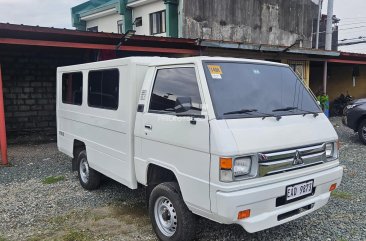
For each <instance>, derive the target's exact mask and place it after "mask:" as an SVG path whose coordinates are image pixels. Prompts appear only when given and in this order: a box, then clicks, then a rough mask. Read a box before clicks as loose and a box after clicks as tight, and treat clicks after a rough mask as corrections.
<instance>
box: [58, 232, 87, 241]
mask: <svg viewBox="0 0 366 241" xmlns="http://www.w3.org/2000/svg"><path fill="white" fill-rule="evenodd" d="M62 240H63V241H88V240H90V239H89V237H88V235H86V234H85V233H84V232H81V231H76V230H72V231H69V232H68V233H66V234H65V235H64V236H62Z"/></svg>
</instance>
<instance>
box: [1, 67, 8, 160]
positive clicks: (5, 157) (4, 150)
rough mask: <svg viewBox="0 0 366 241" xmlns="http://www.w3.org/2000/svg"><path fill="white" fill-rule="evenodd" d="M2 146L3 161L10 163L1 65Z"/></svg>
mask: <svg viewBox="0 0 366 241" xmlns="http://www.w3.org/2000/svg"><path fill="white" fill-rule="evenodd" d="M0 148H1V163H2V164H3V165H8V164H9V162H8V146H7V143H6V128H5V112H4V96H3V79H2V73H1V65H0Z"/></svg>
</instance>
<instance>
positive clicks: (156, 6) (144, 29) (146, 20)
mask: <svg viewBox="0 0 366 241" xmlns="http://www.w3.org/2000/svg"><path fill="white" fill-rule="evenodd" d="M162 10H165V4H164V2H163V1H161V0H159V1H156V2H153V3H149V4H146V5H142V6H138V7H135V8H133V11H132V21H135V19H136V18H138V17H142V26H140V27H136V26H134V30H136V34H138V35H150V13H154V12H159V11H162ZM155 36H163V37H165V36H166V34H165V33H163V34H157V35H155Z"/></svg>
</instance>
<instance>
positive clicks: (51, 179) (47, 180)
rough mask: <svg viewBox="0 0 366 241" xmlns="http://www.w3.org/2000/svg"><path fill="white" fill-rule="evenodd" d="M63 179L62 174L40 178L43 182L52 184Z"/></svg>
mask: <svg viewBox="0 0 366 241" xmlns="http://www.w3.org/2000/svg"><path fill="white" fill-rule="evenodd" d="M63 180H65V177H64V176H51V177H46V178H45V179H43V180H42V183H43V184H54V183H57V182H60V181H63Z"/></svg>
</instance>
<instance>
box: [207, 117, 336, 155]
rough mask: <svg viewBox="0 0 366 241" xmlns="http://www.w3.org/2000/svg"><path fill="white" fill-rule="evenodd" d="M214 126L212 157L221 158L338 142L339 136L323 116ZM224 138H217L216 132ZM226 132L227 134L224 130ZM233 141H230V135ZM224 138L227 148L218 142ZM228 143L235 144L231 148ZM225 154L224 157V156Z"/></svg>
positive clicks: (235, 120) (244, 121)
mask: <svg viewBox="0 0 366 241" xmlns="http://www.w3.org/2000/svg"><path fill="white" fill-rule="evenodd" d="M218 121H219V122H222V121H223V122H225V124H224V123H220V124H219V123H217V125H215V124H211V127H213V130H212V132H213V135H212V144H213V145H212V153H215V152H216V153H217V154H219V155H222V154H226V155H229V154H230V155H244V154H253V153H258V152H269V151H275V150H282V149H290V148H298V147H302V146H309V145H315V144H320V143H323V142H328V141H335V140H337V139H338V135H337V133H336V131H335V130H334V128H333V125H332V124H331V123H330V121H329V120H328V118H327V117H326V116H325V115H324V114H320V115H319V116H317V117H314V116H313V115H306V116H303V115H293V116H283V117H282V119H280V120H279V121H277V120H276V119H275V118H272V117H267V118H265V119H262V118H245V119H230V120H218ZM217 128H219V129H221V130H217ZM215 129H216V130H217V132H219V133H221V135H215V132H216V130H215ZM223 129H226V130H223ZM228 132H230V134H231V136H232V138H233V140H228V139H230V138H229V135H230V134H229V133H228ZM220 136H221V137H222V136H224V137H225V138H222V139H223V140H226V144H225V143H224V142H223V140H221V139H219V138H220ZM228 143H230V144H231V145H233V144H234V143H235V144H236V147H235V148H229V147H228V145H227V144H228ZM223 150H224V153H223V152H222V151H223Z"/></svg>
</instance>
